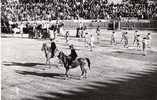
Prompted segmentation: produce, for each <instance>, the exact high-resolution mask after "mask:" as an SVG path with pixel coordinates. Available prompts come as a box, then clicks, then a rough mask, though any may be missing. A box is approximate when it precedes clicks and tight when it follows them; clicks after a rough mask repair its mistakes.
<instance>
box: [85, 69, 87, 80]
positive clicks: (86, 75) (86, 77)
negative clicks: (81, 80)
mask: <svg viewBox="0 0 157 100" xmlns="http://www.w3.org/2000/svg"><path fill="white" fill-rule="evenodd" d="M84 72H85V78H87V70H86V69H84Z"/></svg>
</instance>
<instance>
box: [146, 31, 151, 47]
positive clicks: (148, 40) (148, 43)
mask: <svg viewBox="0 0 157 100" xmlns="http://www.w3.org/2000/svg"><path fill="white" fill-rule="evenodd" d="M146 39H147V46H148V48H151V39H152V37H151V34H150V33H148V34H147V35H146Z"/></svg>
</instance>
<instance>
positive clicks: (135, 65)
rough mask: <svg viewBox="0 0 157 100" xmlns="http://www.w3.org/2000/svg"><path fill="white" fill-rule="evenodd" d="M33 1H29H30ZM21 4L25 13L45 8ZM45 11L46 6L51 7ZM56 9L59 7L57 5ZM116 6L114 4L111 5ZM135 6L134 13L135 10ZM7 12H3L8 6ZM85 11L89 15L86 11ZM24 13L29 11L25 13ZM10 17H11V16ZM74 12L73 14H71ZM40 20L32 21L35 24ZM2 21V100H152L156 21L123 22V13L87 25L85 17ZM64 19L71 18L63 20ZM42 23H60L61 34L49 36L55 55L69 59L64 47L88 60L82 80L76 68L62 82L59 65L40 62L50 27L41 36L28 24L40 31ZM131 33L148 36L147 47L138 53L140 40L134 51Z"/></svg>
mask: <svg viewBox="0 0 157 100" xmlns="http://www.w3.org/2000/svg"><path fill="white" fill-rule="evenodd" d="M23 1H25V0H23ZM33 1H34V2H35V1H36V0H32V2H33ZM37 1H38V0H37ZM39 1H40V0H39ZM43 1H44V0H43ZM46 1H51V0H46ZM52 1H53V0H52ZM57 1H58V0H57ZM85 1H86V0H85ZM94 1H95V0H91V3H89V4H92V3H94ZM103 1H105V0H103ZM25 2H26V1H25ZM27 3H28V4H26V5H25V3H24V4H21V5H20V6H19V8H20V7H21V8H20V9H23V8H22V6H26V7H25V8H27V7H28V8H29V6H30V9H34V8H33V7H32V8H31V6H37V8H38V7H39V6H40V7H41V8H42V7H44V6H45V4H42V3H41V5H40V3H39V4H38V3H37V4H34V5H31V3H30V5H29V2H27ZM54 4H55V3H54ZM57 4H58V3H57ZM61 4H62V3H61ZM7 5H9V4H5V3H4V4H3V7H4V8H5V6H7ZM69 5H70V4H69ZM98 5H99V2H98ZM126 5H127V4H126ZM126 5H125V4H124V8H125V7H127V6H126ZM130 5H131V4H130ZM49 6H51V3H50V5H49ZM49 6H48V7H49ZM57 6H60V4H58V5H57ZM108 6H109V7H112V6H113V5H112V4H111V5H110V4H107V5H105V7H106V8H107V7H108ZM116 6H119V5H116V4H115V7H116ZM122 6H123V5H122ZM136 6H137V8H138V6H139V5H136ZM136 6H135V7H136ZM7 7H8V8H9V6H7ZM11 7H12V6H11ZM14 7H15V8H14ZM61 7H62V6H61ZM130 7H132V6H130ZM151 7H153V6H151ZM52 8H53V7H52ZM71 8H72V7H71ZM143 8H145V7H143ZM13 9H14V10H15V9H16V6H13ZM69 9H70V7H69V8H67V10H69ZM79 9H81V8H78V10H79ZM117 9H120V8H117ZM126 9H128V8H126ZM141 9H142V8H141ZM152 9H153V8H152ZM155 9H157V8H155ZM7 10H8V9H7ZM7 10H6V11H7ZM50 10H52V9H50ZM90 10H91V12H92V9H91V8H90ZM108 10H110V9H107V10H106V12H108ZM19 11H20V10H19ZM27 11H28V12H29V10H28V9H27ZM30 11H33V10H30ZM69 11H71V10H69ZM120 11H121V10H120ZM141 11H142V10H141ZM14 12H15V14H16V11H14ZM28 12H24V13H28ZM135 12H136V11H135ZM152 12H153V11H152ZM7 13H10V12H7ZM22 13H23V12H22V10H21V16H22ZM60 13H62V11H61V12H60ZM76 13H78V12H77V11H76ZM88 13H89V12H88ZM150 13H151V12H150ZM29 14H30V12H29V13H28V15H29ZM131 14H132V13H131ZM2 15H3V14H2ZM23 15H25V14H23ZM34 15H35V14H34ZM37 15H38V14H37ZM41 15H42V14H39V15H38V16H36V17H37V19H38V17H39V16H40V17H41ZM43 15H44V14H43ZM111 15H112V14H111ZM113 15H114V14H113ZM128 15H129V14H128ZM4 16H5V13H4V15H3V16H2V19H3V20H2V21H3V24H2V25H4V26H2V27H1V29H2V34H1V55H2V56H1V63H2V65H1V66H2V67H1V73H2V74H1V83H2V84H1V99H2V100H157V21H156V20H153V19H151V18H150V20H149V19H144V18H143V19H140V18H139V19H136V18H134V17H135V16H133V15H132V16H131V18H130V19H129V18H125V17H126V16H125V14H124V15H123V16H122V17H124V18H122V19H116V18H115V19H114V18H113V19H112V18H109V19H105V18H104V19H102V20H101V19H100V20H99V18H97V19H96V18H94V19H93V20H92V18H90V17H89V18H88V16H85V18H83V19H75V17H76V16H74V19H73V18H72V19H70V20H69V19H68V20H66V19H64V18H63V17H64V16H61V18H63V19H61V20H58V19H55V18H56V16H53V14H52V16H51V17H52V19H51V20H50V19H49V21H45V20H42V18H41V20H35V21H29V20H28V19H29V17H28V19H27V17H26V16H25V17H26V19H25V18H24V19H22V18H21V21H20V20H18V21H15V22H14V21H13V22H11V23H10V20H9V18H8V20H7V21H8V22H7V21H5V20H4V19H5V17H4ZM58 16H59V15H58ZM154 16H155V14H154ZM15 17H17V16H15ZM22 17H24V16H22ZM40 17H39V19H40ZM53 17H54V18H53ZM97 17H99V16H97ZM132 17H133V18H132ZM33 18H34V16H33ZM33 18H32V19H33ZM43 18H45V17H43ZM65 18H71V17H69V16H67V17H65ZM152 18H153V17H152ZM6 19H7V18H6ZM54 19H55V20H54ZM22 20H24V21H22ZM7 23H9V24H7ZM45 23H46V24H47V23H48V24H50V26H53V25H54V26H53V28H54V27H56V26H57V25H58V23H62V25H63V26H62V31H59V32H58V33H57V34H56V33H55V32H56V30H55V31H53V32H54V33H52V34H56V36H55V35H54V37H55V39H54V41H55V43H56V46H57V49H58V50H59V51H63V52H64V53H65V54H66V55H69V54H70V49H69V45H71V44H73V46H74V48H75V50H76V52H77V54H78V57H87V58H89V59H90V62H91V68H90V69H87V78H81V77H80V75H81V70H80V67H77V68H74V69H70V71H69V77H68V78H66V76H65V68H64V67H63V66H64V65H63V62H61V61H60V60H59V59H58V58H57V56H55V57H54V58H52V59H50V65H48V64H46V63H45V59H46V58H45V54H44V51H42V50H41V48H42V45H43V43H47V42H50V38H51V34H50V33H48V30H51V28H52V27H51V28H50V26H49V27H48V28H47V29H46V30H47V32H45V29H42V28H41V29H40V28H39V29H36V26H35V28H34V27H33V25H41V26H42V24H45ZM81 24H82V26H86V30H85V32H84V33H88V35H89V36H91V35H92V36H93V37H94V41H93V43H94V44H93V45H94V47H93V48H92V50H91V48H90V46H91V45H89V44H87V43H86V42H85V39H86V38H85V37H81V36H78V37H77V35H78V33H79V32H78V31H77V29H78V27H79V26H81ZM7 25H8V26H7ZM24 25H25V26H26V27H25V30H24V28H23V32H21V31H20V32H19V31H17V33H16V32H15V30H14V29H15V28H16V29H17V30H20V29H21V27H23V26H24ZM55 25H56V26H55ZM98 26H99V27H100V32H99V41H98V40H97V39H98V34H97V32H96V29H97V27H98ZM34 29H35V31H34ZM53 30H54V29H53ZM67 31H69V37H68V42H66V40H65V33H66V32H67ZM135 31H137V32H138V34H139V35H140V36H141V38H143V37H145V36H146V35H147V34H148V33H150V34H151V42H149V43H150V44H151V47H147V46H146V48H145V49H144V50H143V48H144V46H145V44H144V43H145V42H144V40H141V41H140V43H142V44H140V46H141V47H139V48H137V47H136V45H133V41H134V34H135ZM81 32H82V30H81ZM114 32H115V35H114V38H115V41H116V42H115V44H111V39H112V38H111V37H112V36H113V33H114ZM123 33H127V36H125V38H126V39H125V40H127V42H128V44H127V46H126V47H124V46H123V43H122V41H121V39H122V37H123ZM49 34H50V36H49ZM79 34H80V33H79ZM88 39H89V37H88ZM123 39H124V38H123ZM86 45H88V46H86Z"/></svg>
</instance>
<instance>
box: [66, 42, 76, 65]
mask: <svg viewBox="0 0 157 100" xmlns="http://www.w3.org/2000/svg"><path fill="white" fill-rule="evenodd" d="M69 48H70V50H71V53H70V55H69V56H68V58H69V65H71V64H72V62H73V61H74V60H75V59H76V58H77V53H76V50H75V49H74V46H73V45H70V46H69Z"/></svg>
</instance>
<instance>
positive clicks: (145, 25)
mask: <svg viewBox="0 0 157 100" xmlns="http://www.w3.org/2000/svg"><path fill="white" fill-rule="evenodd" d="M62 22H63V23H64V28H65V29H76V28H77V27H79V25H80V23H83V25H86V26H87V27H88V28H96V27H97V26H100V27H101V28H105V29H110V28H111V27H113V22H112V21H110V20H101V22H99V21H98V22H93V21H92V20H86V21H78V20H77V21H71V20H66V21H62ZM116 25H120V27H119V28H120V29H130V28H132V29H139V30H157V20H151V21H149V20H129V21H120V23H119V24H118V21H116ZM116 27H117V28H118V26H116Z"/></svg>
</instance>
